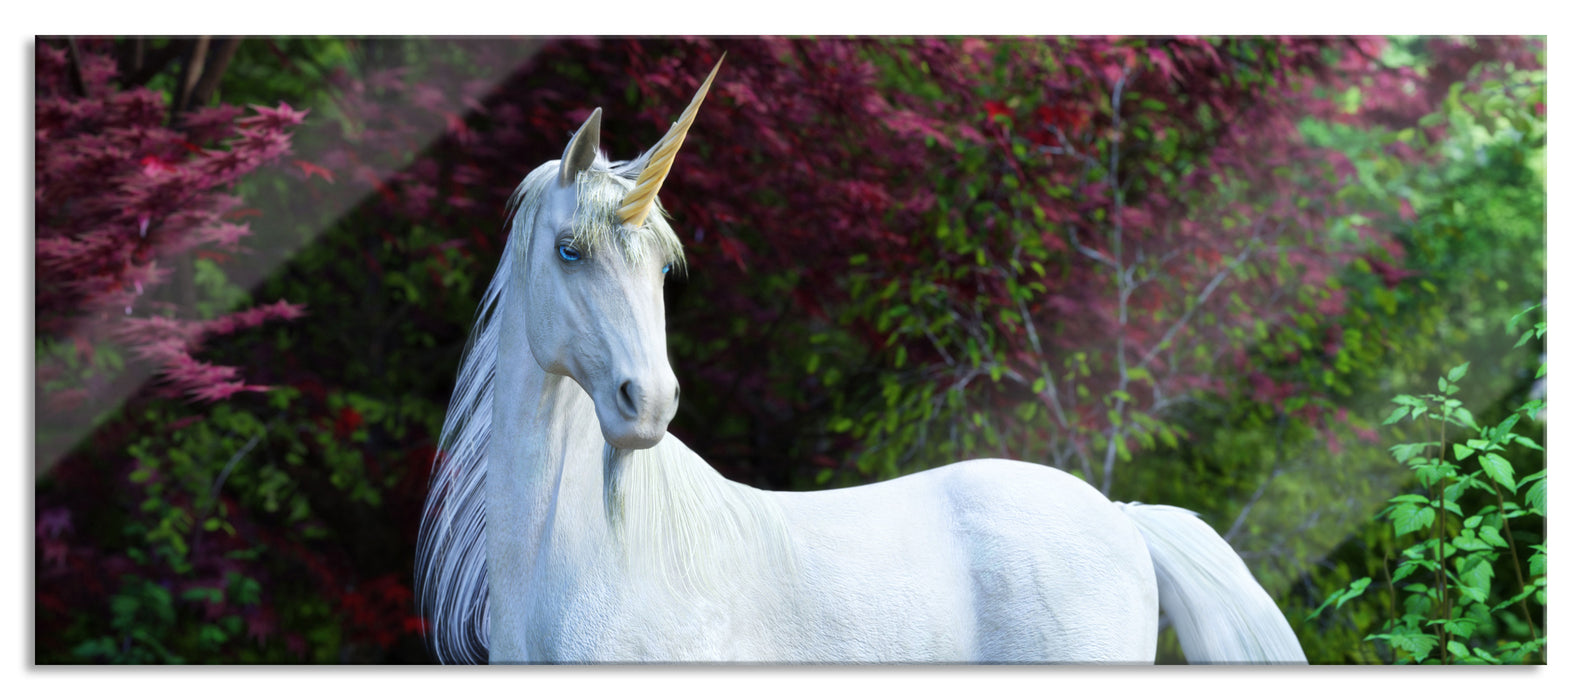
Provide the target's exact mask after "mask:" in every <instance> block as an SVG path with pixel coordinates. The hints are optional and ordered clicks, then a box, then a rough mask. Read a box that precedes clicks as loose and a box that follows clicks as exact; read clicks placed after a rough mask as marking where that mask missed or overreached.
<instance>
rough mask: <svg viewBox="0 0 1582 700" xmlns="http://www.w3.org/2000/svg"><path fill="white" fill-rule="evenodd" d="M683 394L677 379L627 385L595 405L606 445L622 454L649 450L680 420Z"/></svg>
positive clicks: (632, 381) (634, 382)
mask: <svg viewBox="0 0 1582 700" xmlns="http://www.w3.org/2000/svg"><path fill="white" fill-rule="evenodd" d="M680 397H681V396H680V391H679V389H677V387H676V382H675V380H674V379H669V380H667V381H660V380H654V381H647V382H639V381H635V380H628V381H623V382H620V383H618V384H617V386H616V388H615V390H614V391H611V392H609V396H608V397H607V399H606V400H605V401H602V402H600V401H595V402H594V403H595V407H596V409H597V412H598V415H599V430H600V432H602V433H603V434H604V441H605V442H607V443H609V444H610V446H611V447H615V448H617V449H622V450H646V449H648V448H650V447H653V446H654V445H657V444H659V441H660V440H661V439H663V438H664V437H665V429H666V428H669V427H670V419H672V418H675V417H676V408H677V407H678V406H679V405H680Z"/></svg>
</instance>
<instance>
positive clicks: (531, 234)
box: [416, 64, 1306, 664]
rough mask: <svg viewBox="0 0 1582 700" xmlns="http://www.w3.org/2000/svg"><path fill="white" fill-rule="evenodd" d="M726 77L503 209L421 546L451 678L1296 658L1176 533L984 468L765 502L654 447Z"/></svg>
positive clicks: (543, 171) (1210, 535)
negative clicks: (713, 113)
mask: <svg viewBox="0 0 1582 700" xmlns="http://www.w3.org/2000/svg"><path fill="white" fill-rule="evenodd" d="M718 70H719V65H718V64H716V65H715V67H714V72H717V71H718ZM714 72H711V73H709V77H708V78H707V79H706V80H705V81H704V82H703V84H702V85H701V87H700V88H699V89H698V92H697V95H696V96H695V97H694V98H693V100H692V103H691V104H690V105H689V106H688V107H687V109H686V111H685V112H684V113H683V114H682V116H681V118H680V119H678V120H677V121H676V123H675V124H674V125H673V126H672V127H671V129H670V131H669V132H668V133H667V134H666V135H665V136H664V138H663V139H661V140H660V141H659V143H658V144H656V145H655V146H654V147H653V148H652V149H650V150H649V151H648V152H647V153H645V154H643V155H642V156H641V157H639V158H637V159H636V160H633V161H629V162H622V163H612V162H610V161H608V160H606V159H605V157H604V156H603V154H601V153H600V152H599V149H598V143H599V119H600V114H601V112H600V110H598V109H595V110H594V111H593V114H592V115H591V116H589V117H588V120H587V121H586V122H585V123H584V124H583V125H582V127H581V128H580V129H578V130H577V132H576V134H575V135H574V136H572V138H571V142H570V144H569V145H567V146H566V150H565V153H564V155H563V156H562V157H561V159H560V160H559V161H551V162H549V163H545V164H543V165H542V166H539V167H538V168H537V169H535V170H533V171H532V172H531V173H530V174H528V176H527V177H526V179H524V180H523V181H522V184H521V186H520V187H518V189H517V191H516V194H515V195H514V196H513V197H512V201H511V205H510V207H511V209H512V212H513V213H512V214H511V223H510V236H509V240H508V242H507V244H506V249H505V254H504V256H503V258H502V259H501V261H500V266H499V269H498V270H497V271H496V272H495V275H494V279H493V281H491V282H490V283H489V287H488V290H487V291H486V292H485V293H484V299H483V301H482V304H481V305H480V309H479V314H478V319H477V322H476V325H475V326H474V328H473V330H472V333H471V336H470V338H469V339H468V343H467V349H466V351H465V354H464V356H463V359H462V363H461V370H460V375H459V377H458V380H457V384H456V388H455V392H454V394H453V396H452V399H451V405H450V411H449V413H448V414H447V415H446V417H445V425H444V429H443V432H442V434H441V443H440V444H441V453H440V455H439V456H438V458H437V460H436V466H435V473H434V477H433V482H432V485H431V489H430V493H429V497H428V503H427V505H426V507H425V510H424V517H423V524H422V529H421V532H420V535H419V539H420V541H419V545H418V546H419V549H418V553H417V570H416V577H417V589H418V590H417V594H418V600H419V603H418V604H419V607H420V609H421V612H422V614H423V616H424V618H425V619H426V620H427V621H428V623H429V625H430V636H431V640H432V642H433V645H434V651H435V653H436V655H437V656H438V658H439V659H440V660H441V661H443V662H479V661H483V660H485V659H487V660H488V661H490V662H495V663H501V662H505V663H524V662H526V663H556V662H616V663H630V662H760V663H762V662H769V663H806V662H817V663H831V662H835V663H915V662H943V663H963V662H997V663H1109V664H1112V663H1128V664H1135V663H1151V662H1153V660H1154V650H1155V645H1156V640H1157V637H1158V630H1159V610H1160V608H1161V606H1162V607H1163V609H1164V612H1165V614H1166V615H1167V616H1168V617H1169V619H1170V621H1171V622H1172V623H1173V624H1174V625H1175V627H1176V629H1177V631H1178V632H1179V635H1180V638H1181V643H1182V646H1183V648H1184V651H1185V653H1186V656H1187V658H1188V660H1190V661H1192V662H1195V663H1267V662H1273V663H1305V661H1306V659H1305V657H1304V656H1303V653H1302V649H1301V647H1300V646H1299V645H1298V643H1297V640H1296V636H1295V634H1294V633H1293V632H1292V630H1291V627H1290V625H1289V624H1288V623H1287V622H1286V620H1285V618H1284V616H1282V615H1281V613H1280V611H1279V609H1278V608H1276V606H1275V604H1274V601H1273V600H1271V599H1270V597H1269V595H1268V594H1267V593H1265V592H1264V590H1263V589H1262V588H1261V587H1260V586H1259V585H1258V583H1257V581H1255V580H1254V579H1253V577H1252V575H1251V573H1250V572H1249V571H1248V570H1247V567H1246V565H1245V564H1243V563H1242V561H1241V559H1240V558H1239V557H1238V556H1237V555H1236V554H1235V552H1233V551H1232V550H1231V548H1230V547H1229V546H1228V545H1227V544H1226V543H1225V541H1224V540H1222V539H1221V538H1220V537H1219V536H1218V535H1217V534H1215V532H1214V531H1213V529H1212V528H1210V527H1208V526H1207V525H1205V524H1204V523H1203V522H1202V521H1200V520H1198V519H1197V518H1196V517H1195V516H1194V515H1193V514H1191V513H1189V512H1187V511H1185V510H1181V509H1179V508H1174V507H1170V506H1150V505H1140V504H1129V505H1128V504H1120V503H1111V502H1110V501H1108V500H1106V499H1105V498H1104V497H1103V496H1102V495H1101V494H1100V493H1099V492H1098V491H1096V490H1095V489H1093V488H1092V487H1090V486H1088V485H1087V484H1086V483H1084V482H1082V481H1081V480H1079V479H1077V478H1075V477H1073V476H1071V475H1068V474H1066V473H1064V472H1062V471H1059V470H1056V469H1052V468H1049V467H1044V466H1039V465H1034V464H1027V463H1021V462H1012V461H1007V460H998V459H985V460H973V461H969V462H961V463H958V464H952V465H949V466H945V467H940V468H937V469H933V470H930V471H925V472H921V473H918V474H913V475H910V476H905V477H902V478H899V479H894V480H891V481H887V482H883V483H878V484H872V485H868V486H862V487H857V488H848V489H835V490H829V491H820V492H810V493H781V492H769V491H760V490H757V489H753V488H749V487H747V486H743V485H741V484H737V483H734V482H731V481H728V480H726V479H725V478H723V477H721V476H720V475H719V474H718V473H717V472H715V471H714V470H713V469H712V468H710V467H709V465H708V464H707V463H706V462H704V461H703V459H702V458H700V457H698V455H697V454H695V453H694V452H693V451H692V450H690V449H688V448H687V446H686V445H683V444H681V442H680V441H679V440H677V439H676V438H675V437H673V436H671V435H670V434H668V433H667V432H666V428H667V427H668V425H669V422H670V419H671V418H672V417H673V416H674V415H675V412H676V406H677V401H678V398H679V393H678V389H677V384H676V378H675V375H674V374H673V373H672V371H671V369H670V364H669V361H668V359H667V357H666V347H665V313H664V297H663V294H662V286H663V284H664V278H665V276H666V275H667V274H668V273H669V272H670V271H671V270H672V269H675V268H676V267H678V266H680V265H682V264H683V262H682V251H681V244H680V241H679V240H678V239H677V238H676V235H675V234H674V232H672V231H671V229H670V227H669V225H668V224H666V222H665V220H664V218H663V211H662V210H661V209H660V208H659V205H658V201H657V198H658V192H659V187H660V185H661V184H662V183H663V181H664V178H665V174H666V173H667V172H668V171H669V169H670V166H671V164H672V162H673V161H674V158H675V154H676V150H677V149H678V148H679V147H680V146H681V143H682V139H683V138H684V137H685V135H686V132H687V129H688V128H689V127H690V126H691V124H692V121H693V119H694V117H695V116H696V114H697V110H698V107H699V105H700V104H701V103H702V100H703V96H704V95H705V94H706V93H707V91H708V88H709V85H710V83H711V82H712V81H713V79H714ZM656 211H657V212H659V214H660V215H659V216H655V215H654V214H655V212H656Z"/></svg>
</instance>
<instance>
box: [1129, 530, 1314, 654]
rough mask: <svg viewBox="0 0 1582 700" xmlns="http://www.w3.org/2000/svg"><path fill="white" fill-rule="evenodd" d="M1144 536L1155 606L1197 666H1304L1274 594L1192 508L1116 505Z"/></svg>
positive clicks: (1296, 644)
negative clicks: (1156, 585) (1156, 600)
mask: <svg viewBox="0 0 1582 700" xmlns="http://www.w3.org/2000/svg"><path fill="white" fill-rule="evenodd" d="M1116 505H1118V506H1120V507H1121V510H1122V511H1123V512H1125V513H1126V514H1127V515H1128V516H1131V519H1132V522H1133V523H1136V525H1137V529H1138V530H1141V531H1142V533H1143V539H1145V540H1147V541H1148V553H1149V554H1150V555H1151V556H1152V557H1153V562H1154V575H1155V576H1156V577H1157V578H1158V579H1159V605H1160V607H1162V608H1164V611H1165V614H1166V615H1168V616H1169V617H1170V621H1171V623H1173V624H1174V625H1175V628H1176V633H1177V635H1178V636H1180V638H1181V648H1182V650H1183V651H1185V652H1186V657H1187V661H1188V662H1191V663H1195V664H1205V663H1206V664H1271V663H1272V664H1305V663H1307V656H1306V655H1304V654H1303V653H1302V646H1301V645H1300V644H1298V643H1297V641H1296V633H1295V632H1293V631H1292V630H1291V625H1290V623H1288V622H1286V620H1285V616H1284V615H1282V614H1281V613H1280V608H1278V607H1276V606H1275V604H1274V599H1273V598H1270V597H1269V594H1268V593H1266V592H1264V590H1263V587H1262V586H1260V585H1258V581H1257V580H1256V579H1254V578H1253V577H1252V572H1251V571H1248V570H1247V565H1246V564H1245V563H1243V562H1242V560H1241V557H1239V556H1237V555H1236V552H1235V550H1232V549H1231V548H1230V545H1229V544H1226V543H1225V540H1223V539H1221V538H1220V536H1219V533H1216V532H1214V528H1211V527H1209V526H1208V524H1207V523H1204V522H1203V521H1202V520H1199V519H1198V518H1197V516H1196V515H1194V514H1192V512H1191V511H1187V510H1182V509H1180V508H1176V507H1173V506H1153V505H1145V504H1141V503H1131V504H1126V503H1117V504H1116Z"/></svg>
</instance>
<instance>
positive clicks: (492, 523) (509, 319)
mask: <svg viewBox="0 0 1582 700" xmlns="http://www.w3.org/2000/svg"><path fill="white" fill-rule="evenodd" d="M516 293H518V294H520V293H521V292H520V291H518V292H516ZM510 294H511V292H507V299H506V300H505V302H506V303H505V304H503V311H504V313H503V315H502V317H501V318H500V319H499V324H500V326H499V335H498V341H497V342H498V343H499V347H498V349H497V354H496V362H495V367H494V387H493V397H494V405H493V406H491V407H480V408H485V410H491V411H492V413H493V418H492V420H491V423H492V426H491V430H490V433H491V434H490V438H489V454H488V465H489V467H488V469H487V470H486V473H485V475H484V476H485V479H486V481H487V484H486V486H485V492H486V494H487V498H488V503H487V518H486V523H487V524H486V528H487V534H486V537H485V541H486V545H487V552H488V554H487V557H488V559H487V560H488V581H489V639H490V642H489V653H490V658H491V660H492V661H522V660H525V659H528V658H529V657H530V654H529V653H528V649H527V646H526V644H527V641H526V640H527V632H528V630H527V628H526V624H527V614H528V610H527V607H526V606H527V601H529V600H530V599H531V594H530V591H529V587H530V581H531V580H532V578H533V574H534V567H535V566H536V565H537V564H538V560H539V556H538V555H539V553H540V552H541V551H544V550H545V549H546V547H547V546H548V545H549V544H550V543H549V542H548V541H547V538H548V537H549V536H550V533H551V532H552V531H553V529H554V528H557V527H563V528H565V529H566V530H571V531H581V532H589V531H596V530H597V529H596V528H589V527H587V526H589V525H593V524H594V523H596V522H597V521H596V519H597V518H599V517H600V515H599V511H600V508H599V503H600V500H601V496H600V490H601V489H600V469H599V466H598V465H599V462H600V457H601V454H602V446H603V444H604V440H603V438H602V436H601V435H600V433H599V424H598V417H597V415H596V414H595V412H594V408H593V402H592V399H590V398H589V397H588V395H587V394H586V393H585V392H583V391H582V388H581V387H579V386H578V385H577V383H576V382H574V381H572V380H571V379H569V378H566V377H562V376H557V375H551V374H548V373H546V372H544V371H543V369H541V368H540V367H539V366H538V363H537V362H536V361H535V360H534V359H533V354H532V349H531V348H530V347H528V345H527V337H528V335H527V328H526V314H525V313H523V310H524V309H526V308H528V307H527V306H526V305H525V304H522V303H520V302H522V301H524V300H523V299H521V298H516V299H511V298H509V296H510ZM513 302H518V303H513Z"/></svg>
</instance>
